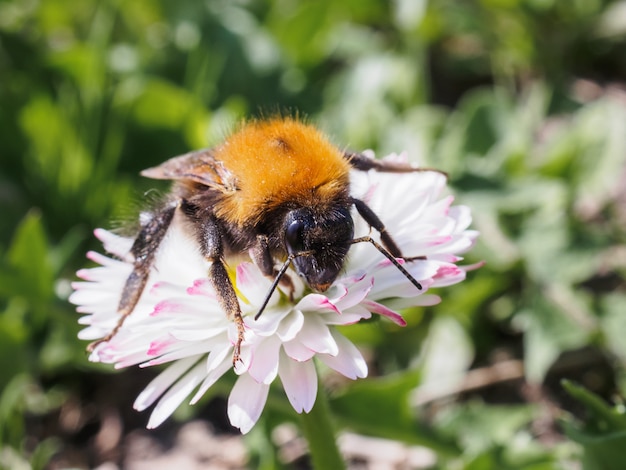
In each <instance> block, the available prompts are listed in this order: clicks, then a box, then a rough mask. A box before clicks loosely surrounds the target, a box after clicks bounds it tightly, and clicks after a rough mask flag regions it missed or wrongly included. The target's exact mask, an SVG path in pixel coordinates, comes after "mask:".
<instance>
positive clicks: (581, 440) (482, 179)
mask: <svg viewBox="0 0 626 470" xmlns="http://www.w3.org/2000/svg"><path fill="white" fill-rule="evenodd" d="M625 79H626V1H609V0H471V1H469V0H468V1H460V0H459V1H454V0H430V1H428V0H395V1H384V0H346V1H336V0H316V1H313V0H309V1H298V0H266V1H260V0H259V1H255V0H204V1H198V0H180V1H177V2H168V1H165V0H133V1H131V2H122V1H116V0H110V1H105V0H82V1H80V2H76V1H69V0H39V1H38V0H8V1H7V0H0V142H1V144H0V153H1V158H0V255H1V256H0V261H1V264H0V468H7V469H43V468H50V469H57V468H80V469H84V468H96V467H98V466H100V468H101V469H109V470H110V469H114V468H131V469H133V468H172V467H173V466H174V464H173V463H172V462H178V463H177V465H178V466H179V467H180V468H264V469H271V468H308V461H307V458H306V452H305V450H304V449H303V448H302V447H303V446H302V443H301V441H300V440H299V437H298V434H297V432H296V431H294V429H295V428H294V426H293V425H292V424H290V423H294V422H295V423H297V416H296V415H295V414H294V413H293V412H292V411H291V412H290V411H289V410H290V407H289V405H288V404H285V400H284V397H283V396H282V392H281V391H280V390H277V393H276V394H275V396H272V398H271V399H270V403H269V404H268V407H267V409H266V412H265V414H264V418H263V420H262V422H261V423H259V424H258V425H257V427H256V428H255V430H254V431H253V432H252V433H251V434H250V435H248V436H246V437H245V438H241V437H240V436H238V435H237V434H234V433H233V431H232V429H231V428H230V427H229V425H228V422H227V419H226V417H225V410H224V396H225V394H226V393H227V392H228V389H229V388H228V387H229V384H228V379H226V381H225V382H226V383H225V384H224V386H223V387H222V388H221V389H220V388H219V387H217V388H216V389H215V391H213V392H212V394H211V395H210V396H207V397H206V399H205V400H203V401H202V402H201V403H200V404H199V405H197V406H195V407H193V408H183V409H181V410H179V412H178V413H177V414H176V415H175V417H174V418H173V419H171V420H170V421H169V422H167V423H166V424H165V425H163V426H162V427H161V428H159V429H158V430H156V431H152V432H147V431H145V429H144V427H145V423H146V422H147V418H148V413H141V414H140V413H137V412H134V411H133V410H132V402H133V400H134V398H135V396H136V395H137V393H138V392H139V391H140V390H141V389H142V388H143V387H144V386H145V385H146V384H147V382H148V381H149V380H150V379H151V378H152V377H153V376H154V374H155V373H156V372H157V371H151V370H139V369H133V370H128V371H122V372H113V371H112V370H111V368H110V367H102V366H97V365H95V364H90V363H88V361H87V357H86V354H85V352H84V348H85V344H84V342H81V341H79V340H78V339H77V338H76V334H77V332H78V330H79V326H78V324H77V318H78V315H77V314H76V312H75V311H74V308H73V307H72V306H71V305H70V304H68V302H67V297H68V295H69V293H70V291H71V287H70V283H71V282H72V281H73V280H75V276H74V273H75V271H76V270H77V269H79V268H81V267H84V266H87V265H88V262H87V261H86V260H85V258H84V256H85V255H84V254H85V252H86V251H87V250H88V249H99V248H98V245H97V243H95V240H94V237H93V235H92V230H93V228H95V227H107V228H110V227H116V226H118V225H120V224H122V223H123V221H124V220H129V219H132V218H133V217H135V216H136V214H137V211H138V210H139V208H140V207H141V206H142V201H143V200H145V198H146V195H145V193H146V192H147V191H148V190H149V189H150V188H153V187H157V188H158V189H160V190H166V187H167V186H166V185H158V184H155V183H157V182H154V181H149V180H145V179H141V178H139V177H138V172H139V171H140V170H141V169H144V168H146V167H149V166H153V165H155V164H158V163H159V162H161V161H163V160H165V159H166V158H168V157H171V156H174V155H178V154H182V153H185V152H187V151H189V150H191V149H196V148H201V147H206V146H209V145H212V144H215V143H217V142H219V141H220V140H221V139H222V138H223V137H224V136H225V135H226V134H227V133H228V131H229V129H231V128H232V127H233V125H234V124H236V123H237V122H239V121H240V120H241V119H242V118H244V117H249V116H258V115H260V114H263V113H265V115H267V114H271V113H272V112H276V111H281V110H282V111H286V112H296V111H298V112H299V113H301V115H305V116H308V118H309V119H310V120H312V121H313V122H315V123H317V124H318V125H319V126H320V127H321V128H323V129H324V130H325V131H326V132H327V133H328V134H329V135H330V136H331V138H332V140H333V141H335V142H336V143H337V144H338V145H341V146H348V147H349V148H351V149H356V150H361V149H366V148H371V149H374V150H375V151H376V152H377V154H378V155H383V154H385V153H387V152H391V151H402V150H406V151H408V152H409V155H410V158H411V159H412V160H413V161H415V162H419V163H421V164H423V165H428V166H433V167H437V168H440V169H442V170H445V171H447V172H448V173H449V175H450V184H451V187H452V191H453V193H454V194H455V196H456V203H458V204H466V205H469V206H471V207H472V210H473V214H474V228H476V229H478V230H480V232H481V238H480V241H479V242H478V245H477V246H476V248H475V249H474V250H473V251H472V252H471V253H470V254H469V255H468V256H467V259H466V262H467V263H473V262H477V261H480V260H484V261H486V266H485V267H483V268H482V269H480V270H478V271H475V272H471V273H469V275H468V280H467V281H466V282H464V283H462V284H460V285H457V286H454V287H450V288H446V289H445V290H441V292H440V294H441V295H442V296H443V302H442V303H441V304H440V305H438V306H435V307H431V308H426V309H415V310H410V311H407V312H406V318H407V321H408V323H409V326H407V327H406V328H404V329H399V328H396V327H395V326H394V325H391V324H390V322H370V323H366V324H363V325H359V326H358V327H351V328H350V330H349V331H347V332H346V334H349V335H350V336H351V338H352V339H353V340H354V341H356V342H357V343H358V344H359V346H360V347H361V349H362V350H363V351H364V353H365V354H366V356H367V357H368V359H369V360H370V370H371V376H372V377H371V378H369V379H367V380H363V381H358V382H356V383H344V382H342V381H338V380H337V378H336V377H329V378H328V379H327V381H326V386H327V387H328V388H329V390H330V393H331V407H332V409H333V412H334V415H335V417H336V424H337V426H338V429H340V430H341V431H342V433H343V434H342V439H341V443H342V448H343V449H344V454H345V455H346V458H348V460H349V463H350V467H351V468H373V469H375V468H429V469H471V470H483V469H484V470H491V469H493V470H501V469H529V470H530V469H532V470H543V469H554V468H567V469H582V468H584V469H616V470H618V469H623V468H624V467H623V465H624V464H623V462H625V461H626V416H625V415H624V409H625V408H624V403H623V397H624V393H625V392H626V375H625V370H624V361H625V360H626V314H625V313H624V312H625V310H626V289H625V288H626V282H625V279H624V275H625V274H626V244H625V243H626V166H625V164H626V80H625ZM148 198H149V195H148ZM212 390H213V389H212ZM221 393H224V395H222V394H221ZM366 436H370V437H366ZM355 442H356V443H357V445H355ZM364 442H365V443H366V444H365V445H364V444H363V443H364ZM151 459H153V460H151ZM159 459H161V460H159ZM168 459H169V460H168ZM176 459H179V460H176ZM180 459H183V460H180ZM184 459H188V460H184ZM163 461H165V462H169V464H165V466H164V467H158V466H157V463H156V462H163ZM181 461H183V462H188V464H184V465H183V464H180V462H181ZM381 462H383V463H382V464H381ZM142 463H143V465H148V466H143V467H142V466H141V464H142ZM192 464H193V465H192ZM377 465H378V466H377ZM380 465H388V466H387V467H384V466H380Z"/></svg>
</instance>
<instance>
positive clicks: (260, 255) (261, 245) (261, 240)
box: [250, 235, 295, 301]
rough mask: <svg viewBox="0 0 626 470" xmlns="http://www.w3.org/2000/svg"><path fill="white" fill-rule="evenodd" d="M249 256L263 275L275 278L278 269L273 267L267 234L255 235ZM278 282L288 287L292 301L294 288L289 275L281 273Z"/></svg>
mask: <svg viewBox="0 0 626 470" xmlns="http://www.w3.org/2000/svg"><path fill="white" fill-rule="evenodd" d="M250 256H251V257H252V261H254V264H256V265H257V266H258V268H259V269H260V270H261V272H262V273H263V275H264V276H267V277H269V278H271V279H272V280H274V279H276V276H278V275H279V271H278V269H276V268H275V267H274V258H272V253H271V251H270V246H269V241H268V239H267V235H257V237H256V244H255V245H253V246H252V248H251V249H250ZM280 284H281V285H282V286H283V287H285V288H287V289H289V297H290V298H291V300H292V301H293V292H294V289H295V288H294V285H293V282H292V280H291V278H290V277H289V275H287V274H283V275H282V276H281V278H280Z"/></svg>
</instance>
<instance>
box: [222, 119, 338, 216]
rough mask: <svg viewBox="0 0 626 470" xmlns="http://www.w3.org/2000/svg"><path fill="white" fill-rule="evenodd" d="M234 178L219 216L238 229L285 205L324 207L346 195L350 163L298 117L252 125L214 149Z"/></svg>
mask: <svg viewBox="0 0 626 470" xmlns="http://www.w3.org/2000/svg"><path fill="white" fill-rule="evenodd" d="M215 158H216V160H218V161H221V162H223V164H224V167H225V168H226V169H227V170H228V171H229V172H230V173H232V175H233V176H234V178H235V180H236V190H235V191H232V192H229V193H225V194H224V195H223V197H221V198H220V201H219V202H218V203H217V204H216V205H215V207H214V211H215V214H216V215H217V216H218V217H219V218H222V219H223V220H226V221H227V222H229V223H234V224H236V225H238V226H240V227H243V226H245V225H254V224H256V223H258V222H259V221H260V220H261V218H262V217H263V216H264V215H265V214H267V213H268V212H270V211H272V210H273V209H276V208H278V207H279V206H282V205H286V204H293V205H299V206H308V207H311V208H319V209H320V210H321V209H323V208H324V207H325V206H327V205H329V204H331V203H332V202H333V200H336V199H337V198H341V197H347V194H348V184H349V171H350V165H349V163H348V162H347V161H346V159H345V158H344V157H343V153H342V152H341V150H339V149H338V148H337V147H335V146H334V145H333V144H331V143H330V142H329V141H328V139H327V138H326V137H325V136H324V135H323V134H322V133H321V132H320V131H319V130H317V129H316V128H315V127H312V126H309V125H307V124H304V123H302V122H300V121H297V120H295V119H290V118H287V119H272V120H269V121H253V122H251V123H248V124H245V125H244V126H243V127H242V128H241V129H240V130H239V131H237V132H236V133H234V134H233V135H232V136H231V137H230V138H228V139H227V140H226V141H225V142H224V144H222V145H221V146H219V147H218V148H216V149H215Z"/></svg>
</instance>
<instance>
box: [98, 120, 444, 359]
mask: <svg viewBox="0 0 626 470" xmlns="http://www.w3.org/2000/svg"><path fill="white" fill-rule="evenodd" d="M352 169H356V170H360V171H368V170H377V171H382V172H397V173H406V172H414V171H436V170H429V169H424V168H415V167H412V166H409V165H405V164H399V163H392V162H383V161H379V160H375V159H373V158H369V157H366V156H364V155H362V154H359V153H351V152H344V151H342V150H340V149H339V148H337V147H336V146H334V145H333V144H331V143H330V142H329V141H328V139H327V138H326V137H325V136H324V135H323V134H322V133H321V132H320V131H319V130H318V129H316V128H315V127H313V126H311V125H308V124H305V123H303V122H301V121H299V120H297V119H294V118H275V119H270V120H258V121H251V122H248V123H246V124H244V125H243V126H242V127H241V128H240V129H239V130H238V131H236V132H235V133H234V134H232V135H231V136H230V137H229V138H228V139H226V141H225V142H224V143H222V144H221V145H219V146H217V147H215V148H211V149H205V150H199V151H195V152H191V153H187V154H185V155H182V156H178V157H174V158H172V159H170V160H167V161H166V162H164V163H163V164H161V165H159V166H156V167H154V168H149V169H147V170H144V171H142V172H141V174H142V175H143V176H145V177H148V178H153V179H163V180H172V181H174V183H173V186H172V190H171V193H170V195H169V197H168V198H167V199H166V202H165V204H163V206H162V207H161V208H160V209H159V210H157V211H155V212H154V213H153V214H152V216H151V217H150V218H149V219H148V220H147V221H146V222H145V223H144V224H143V225H142V227H141V228H140V230H139V233H138V235H137V236H136V238H135V240H134V242H133V245H132V248H131V250H130V254H131V255H132V259H133V263H134V267H133V271H132V272H131V274H130V275H129V277H128V279H127V280H126V283H125V285H124V287H123V289H122V293H121V297H120V300H119V305H118V313H119V320H118V322H117V325H116V326H115V327H114V329H113V330H112V331H111V332H110V333H109V334H107V335H106V336H105V337H103V338H101V339H100V340H98V341H96V342H93V343H91V344H90V345H89V346H88V350H90V351H92V350H93V349H94V348H95V347H96V346H97V345H98V344H100V343H102V342H106V341H109V340H110V339H111V338H113V337H114V336H115V334H116V333H117V332H118V331H119V329H120V328H121V327H122V325H123V323H124V320H125V319H126V318H127V317H128V316H129V315H130V314H131V313H132V311H133V309H134V308H135V306H136V304H137V302H138V301H139V298H140V296H141V294H142V292H143V290H144V288H145V287H146V283H147V280H148V276H149V274H150V270H151V269H152V265H153V263H154V260H155V254H156V252H157V249H158V247H159V245H160V243H161V241H162V240H163V238H164V237H165V235H166V233H167V231H168V227H169V226H170V224H171V222H172V220H173V218H174V215H175V214H176V212H180V213H182V215H183V216H184V217H185V218H186V219H188V220H189V221H190V222H191V224H190V227H191V228H192V230H193V232H194V235H195V238H196V240H197V242H198V245H199V247H200V251H201V253H202V255H203V256H204V257H205V259H206V260H207V261H209V268H208V277H209V279H210V281H211V283H212V285H213V287H214V289H215V292H216V295H217V298H218V301H219V303H220V306H221V308H222V309H223V311H224V312H225V313H226V314H227V315H228V317H229V318H231V319H232V320H233V321H234V322H235V323H236V325H237V332H238V339H237V343H236V344H235V348H234V354H233V363H236V362H237V361H238V360H239V353H240V347H241V343H242V342H243V338H244V323H243V318H242V314H241V310H240V307H239V301H238V299H237V295H236V293H235V289H234V287H233V285H232V282H231V280H230V278H229V277H228V273H227V270H226V267H225V259H227V258H228V257H229V256H232V255H235V254H245V253H248V254H249V256H250V258H251V259H252V261H253V262H254V263H255V264H256V265H257V266H258V267H259V269H260V270H261V272H262V273H263V274H264V275H266V276H268V277H270V278H272V279H273V280H274V282H273V284H272V287H271V288H270V290H269V292H268V293H267V296H266V298H265V302H264V303H263V306H262V307H261V308H260V310H259V312H258V313H257V315H256V317H255V318H258V316H259V315H260V314H261V312H262V311H263V309H264V308H265V306H266V304H267V302H268V301H269V298H270V296H271V294H272V292H273V291H274V290H275V288H276V287H277V286H278V284H279V283H281V284H283V285H285V286H287V287H289V286H291V285H292V284H291V280H290V278H289V276H288V275H287V274H285V273H286V271H287V268H288V267H289V266H290V265H291V266H293V268H294V270H295V272H296V273H297V274H298V275H299V276H300V277H302V279H303V280H304V281H305V282H306V284H307V285H308V286H309V287H310V288H311V289H312V290H313V291H317V292H324V291H326V290H327V289H328V288H329V287H330V286H331V285H332V283H333V282H334V281H335V279H336V278H337V276H338V275H339V273H340V272H341V269H342V267H343V264H344V261H345V259H346V255H347V254H348V250H349V249H350V246H351V245H352V244H354V243H358V242H369V243H372V244H373V245H374V246H375V247H376V248H377V249H378V250H379V251H380V252H381V253H382V254H383V255H384V256H386V257H387V258H388V259H389V260H390V261H391V262H392V263H394V265H395V266H396V267H397V268H398V269H399V270H401V271H402V272H403V274H404V275H405V276H406V277H407V279H408V280H409V281H410V282H412V283H413V284H414V285H415V287H416V288H417V289H421V288H422V286H421V285H420V284H419V282H417V281H416V280H415V279H414V278H413V277H412V276H411V275H410V274H409V273H408V272H407V271H406V270H405V269H404V267H403V266H402V265H401V264H400V263H399V262H398V261H397V259H396V258H404V257H403V254H402V253H401V251H400V249H399V248H398V246H397V245H396V243H395V242H394V240H393V238H392V237H391V235H390V234H389V233H388V232H387V230H386V229H385V225H384V224H383V222H382V221H381V219H380V218H379V217H378V216H377V215H376V214H375V213H374V212H373V211H372V210H371V209H370V208H369V207H368V206H367V205H366V204H365V202H363V201H362V200H360V199H356V198H354V197H352V196H351V195H350V181H349V174H350V171H351V170H352ZM353 207H354V208H355V209H356V211H357V213H358V214H359V215H360V216H361V217H363V219H364V220H365V221H366V222H367V223H368V224H369V225H370V226H371V227H372V228H373V229H375V230H377V231H378V232H379V233H380V241H381V243H382V244H380V243H378V242H376V241H375V240H374V239H372V238H371V237H369V236H366V237H360V238H354V221H353V219H352V214H351V209H352V208H353ZM404 259H405V260H406V261H411V260H414V259H424V257H420V256H417V257H411V258H404ZM281 263H282V265H281ZM277 266H280V267H279V268H277Z"/></svg>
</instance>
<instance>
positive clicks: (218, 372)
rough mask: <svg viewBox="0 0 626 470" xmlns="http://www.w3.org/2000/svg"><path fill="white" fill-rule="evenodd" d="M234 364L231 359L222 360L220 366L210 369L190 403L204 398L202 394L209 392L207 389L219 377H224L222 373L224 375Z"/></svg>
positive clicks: (193, 403)
mask: <svg viewBox="0 0 626 470" xmlns="http://www.w3.org/2000/svg"><path fill="white" fill-rule="evenodd" d="M231 366H232V364H231V362H230V361H222V363H221V364H219V366H217V367H215V368H213V369H210V370H209V373H208V375H207V376H206V377H205V379H204V381H203V382H202V385H200V388H199V389H198V391H197V392H196V394H195V395H194V396H193V398H192V399H191V401H190V402H189V403H191V404H192V405H195V404H196V403H197V402H198V400H200V398H202V396H203V395H204V394H205V393H206V392H207V390H208V389H209V388H211V386H212V385H213V384H214V383H215V382H217V381H218V379H219V378H220V377H222V375H224V374H225V373H226V372H227V371H228V370H229V369H230V368H231Z"/></svg>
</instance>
